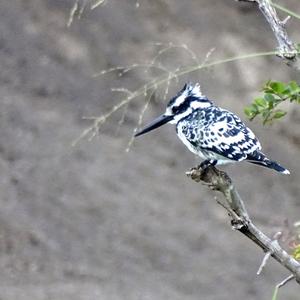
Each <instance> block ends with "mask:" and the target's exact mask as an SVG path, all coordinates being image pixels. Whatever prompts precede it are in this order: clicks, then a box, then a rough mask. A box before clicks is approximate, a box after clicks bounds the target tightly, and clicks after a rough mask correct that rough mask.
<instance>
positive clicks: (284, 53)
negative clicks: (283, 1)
mask: <svg viewBox="0 0 300 300" xmlns="http://www.w3.org/2000/svg"><path fill="white" fill-rule="evenodd" d="M236 1H239V2H251V3H254V4H256V5H257V6H258V8H259V10H260V11H261V12H262V14H263V15H264V17H265V19H266V20H267V22H268V23H269V25H270V27H271V29H272V31H273V33H274V35H275V37H276V39H277V42H278V47H277V49H278V54H277V55H278V56H279V57H281V58H283V59H285V60H287V62H289V63H290V62H295V61H296V60H297V55H298V50H297V47H296V45H295V44H294V43H293V42H292V41H291V39H290V38H289V36H288V33H287V31H286V29H285V25H286V23H287V21H288V20H289V19H290V16H287V17H286V18H285V19H284V20H282V21H281V20H280V19H279V17H278V15H277V12H276V10H275V8H274V7H273V6H272V4H271V1H270V0H236Z"/></svg>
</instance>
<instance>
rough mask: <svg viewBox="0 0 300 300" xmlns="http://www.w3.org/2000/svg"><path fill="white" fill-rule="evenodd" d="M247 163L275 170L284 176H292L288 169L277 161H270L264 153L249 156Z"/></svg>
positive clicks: (257, 152) (256, 152)
mask: <svg viewBox="0 0 300 300" xmlns="http://www.w3.org/2000/svg"><path fill="white" fill-rule="evenodd" d="M247 161H249V162H250V163H252V164H256V165H260V166H263V167H266V168H270V169H274V170H275V171H277V172H280V173H282V174H290V171H289V170H288V169H285V168H284V167H282V166H281V165H280V164H278V163H277V162H276V161H273V160H270V159H268V158H267V157H266V156H265V155H264V154H263V153H262V152H260V151H255V152H254V153H252V154H250V155H248V156H247Z"/></svg>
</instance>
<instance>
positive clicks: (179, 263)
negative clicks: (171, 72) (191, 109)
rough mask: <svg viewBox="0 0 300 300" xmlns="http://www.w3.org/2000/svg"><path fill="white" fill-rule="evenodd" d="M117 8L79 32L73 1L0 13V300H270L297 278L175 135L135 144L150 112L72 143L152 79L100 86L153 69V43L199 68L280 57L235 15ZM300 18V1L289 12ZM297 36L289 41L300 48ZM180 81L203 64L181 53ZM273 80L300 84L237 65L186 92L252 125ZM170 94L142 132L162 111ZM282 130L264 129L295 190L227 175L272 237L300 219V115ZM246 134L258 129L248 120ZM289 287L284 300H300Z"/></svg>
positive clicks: (265, 35)
mask: <svg viewBox="0 0 300 300" xmlns="http://www.w3.org/2000/svg"><path fill="white" fill-rule="evenodd" d="M139 4H140V5H139V7H136V1H133V0H131V1H130V0H123V1H120V0H119V1H118V0H108V1H107V3H106V5H104V6H101V7H99V8H98V9H95V10H93V11H91V10H90V9H87V10H86V11H85V13H84V14H83V16H82V18H81V19H80V20H77V19H75V20H74V23H73V24H72V26H71V27H70V28H67V27H66V22H67V20H68V15H69V12H70V8H71V7H72V5H73V1H71V0H65V1H60V0H26V1H25V0H10V1H5V0H4V1H1V2H0V66H1V72H0V96H1V101H0V103H1V109H0V205H1V210H0V268H1V272H0V299H9V300H13V299H18V300H20V299H25V300H27V299H28V300H29V299H30V300H42V299H43V300H44V299H57V300H66V299H72V300H79V299H101V300H102V299H103V300H121V299H122V300H124V299H129V300H137V299H143V300H144V299H145V300H150V299H153V300H166V299H173V300H176V299H186V300H193V299H205V300H212V299H218V300H225V299H233V300H236V299H266V300H267V299H271V295H272V290H273V287H274V285H275V284H276V283H278V282H279V281H281V280H282V279H283V278H284V277H285V276H287V272H286V271H285V270H284V269H283V268H282V267H281V266H280V265H278V264H277V263H276V262H273V261H270V263H269V264H268V265H267V267H266V269H265V270H264V272H263V274H262V275H261V276H259V277H257V276H256V271H257V268H258V266H259V264H260V262H261V259H262V257H263V253H262V252H261V250H259V249H258V248H257V247H256V246H255V245H253V244H252V243H251V242H250V241H248V240H247V239H245V238H244V237H242V236H240V235H239V234H238V233H236V232H234V231H232V230H231V228H230V225H229V220H228V217H227V216H226V213H225V212H224V211H223V209H222V208H220V207H219V206H218V205H217V204H216V203H215V201H214V197H215V196H218V195H216V194H215V193H214V192H211V191H209V190H208V189H207V188H206V187H204V186H201V185H197V184H195V183H194V182H192V181H190V180H188V179H187V178H186V176H185V171H186V170H187V169H189V168H190V167H192V166H194V165H195V164H196V163H197V160H196V159H195V158H194V156H193V155H192V154H191V153H190V152H188V151H187V149H186V148H185V147H184V145H183V144H181V142H180V141H179V140H178V139H177V137H176V135H175V132H174V128H173V127H172V126H165V127H164V128H161V129H160V130H158V131H156V132H153V133H152V134H149V135H147V136H145V137H143V138H141V139H139V140H137V141H135V142H134V144H133V145H132V147H131V149H130V152H129V153H126V152H125V149H126V147H127V143H128V140H129V139H130V137H131V135H132V131H133V128H134V127H135V126H136V124H137V121H138V116H139V113H140V111H141V109H142V107H143V104H144V103H145V100H144V99H143V98H139V99H137V100H136V101H134V102H133V103H132V104H130V106H129V108H128V114H127V115H126V118H125V121H124V123H123V124H122V126H118V121H119V119H120V117H121V115H122V113H121V112H120V113H117V114H115V115H113V116H112V117H111V118H110V119H109V120H108V121H107V123H106V124H105V126H104V127H103V129H102V131H101V134H100V136H99V137H97V138H95V139H93V140H92V141H91V142H89V141H87V140H83V141H82V142H81V143H79V144H78V145H77V146H76V147H74V148H72V147H71V143H72V141H73V140H74V139H76V138H77V137H78V136H79V135H80V134H81V132H82V131H83V130H84V129H85V128H86V127H87V126H88V125H89V124H90V123H89V121H87V120H83V119H82V117H84V116H99V115H101V114H102V113H104V112H106V111H107V110H108V109H109V108H110V107H112V106H113V105H114V104H116V103H118V102H119V101H120V99H121V95H120V94H117V93H112V92H111V90H110V89H111V88H113V87H126V88H130V89H135V88H138V87H139V86H140V85H141V84H143V82H145V80H147V79H149V78H150V77H151V76H153V75H155V74H154V73H150V74H148V73H145V72H143V71H142V70H139V71H136V72H129V73H128V74H126V75H125V76H123V77H119V76H118V74H117V72H114V73H112V74H110V75H108V76H104V77H100V78H92V75H93V74H94V73H95V72H98V71H100V70H102V69H107V68H110V67H115V66H120V65H130V64H132V63H143V62H145V61H149V60H151V59H152V58H153V56H155V54H156V53H157V51H158V48H157V46H155V45H154V43H155V42H161V43H168V42H172V43H174V44H182V43H185V44H187V45H188V46H189V47H190V48H191V49H193V51H194V52H195V53H197V56H198V57H199V59H200V60H203V59H204V58H205V56H206V53H207V52H208V51H209V49H211V48H212V47H215V48H216V50H215V52H214V54H213V55H212V56H211V57H210V59H211V60H215V59H218V58H222V57H229V56H234V55H239V54H243V53H251V52H257V51H265V50H270V49H274V47H275V46H276V42H275V40H274V37H273V35H272V33H271V31H270V29H269V27H268V26H267V24H266V22H265V20H264V19H263V17H262V16H261V15H260V14H259V13H258V12H257V10H256V9H255V8H253V7H251V5H248V4H245V3H244V4H242V3H236V2H234V1H231V0H226V1H217V0H209V1H208V0H200V1H199V0H197V1H196V0H190V1H181V0H173V1H171V0H151V1H150V0H148V1H147V0H141V1H139ZM285 4H286V6H287V7H289V8H290V9H293V10H295V11H297V12H298V13H300V4H299V1H296V0H295V1H292V0H290V1H285ZM299 24H300V23H299V21H296V20H291V21H290V22H289V25H288V31H289V33H290V34H291V36H292V37H293V39H294V40H295V41H299ZM161 59H162V61H163V62H164V63H165V64H167V65H168V66H169V67H172V68H176V66H178V65H184V64H188V63H191V60H190V58H189V57H188V55H186V54H185V53H184V52H183V51H175V50H174V51H173V50H172V51H170V52H168V54H166V55H164V56H162V58H161ZM266 79H274V80H284V81H288V80H290V79H294V80H298V79H299V73H297V72H295V71H293V70H291V69H290V68H288V67H287V66H285V65H284V64H283V63H282V62H281V61H280V60H279V59H278V58H276V57H272V58H271V57H269V58H260V59H258V58H257V59H252V60H245V61H239V62H234V63H230V64H224V65H221V66H218V67H214V68H210V69H208V70H203V71H201V72H195V73H191V74H188V75H187V76H184V77H180V78H179V82H178V83H174V84H173V85H172V86H171V87H170V92H169V95H168V97H171V96H172V95H173V94H174V93H176V92H177V91H178V90H179V88H181V86H182V84H183V83H184V82H186V81H194V82H195V81H200V82H201V85H202V89H203V91H204V92H205V93H206V94H207V95H208V96H209V97H210V98H211V99H215V101H216V102H217V103H218V104H219V105H221V106H223V107H226V108H228V109H230V110H232V111H234V112H236V113H238V114H239V115H240V116H242V117H243V118H244V116H243V107H244V106H245V105H246V104H248V103H249V102H250V100H251V99H252V98H253V97H254V96H256V95H258V92H257V91H258V90H259V88H260V87H261V86H262V84H263V83H264V81H265V80H266ZM161 95H162V91H158V93H157V95H156V98H155V101H152V102H151V104H150V107H149V109H148V110H147V112H146V114H145V116H144V121H143V124H144V123H146V122H147V121H149V120H151V119H152V118H153V117H154V116H156V115H158V114H159V113H160V112H162V110H163V109H164V106H165V102H163V101H161ZM286 109H288V110H289V114H288V116H287V117H286V118H285V119H284V120H283V121H281V122H278V123H277V124H275V125H274V126H272V127H262V126H261V124H260V122H259V121H256V122H253V123H251V124H250V126H251V127H252V128H253V130H254V131H255V132H256V134H257V135H258V136H259V138H260V140H261V142H262V144H263V146H264V150H265V152H266V153H268V154H269V156H270V157H272V158H274V159H276V160H278V161H280V162H281V163H282V164H283V165H284V166H286V167H287V168H289V169H290V170H291V173H292V175H291V176H289V177H288V176H281V175H279V174H277V173H275V172H272V171H270V170H267V169H262V168H259V167H256V166H252V165H249V164H243V163H241V164H239V165H234V166H228V167H226V170H227V171H228V173H229V174H230V175H231V176H232V178H233V179H234V180H235V183H236V186H237V187H238V189H239V191H240V193H241V195H242V197H243V198H244V199H245V202H246V204H247V207H248V209H249V212H250V214H251V216H252V217H253V220H254V221H255V222H256V223H257V225H258V226H260V227H261V228H263V229H264V230H265V232H266V233H268V234H272V232H273V231H274V228H275V227H277V226H279V225H280V224H281V223H282V222H283V220H284V219H285V218H288V219H289V220H290V221H296V220H299V219H300V213H299V212H300V199H299V193H300V186H299V178H300V164H299V162H300V158H299V154H300V153H299V149H300V134H299V125H300V114H299V108H297V107H296V106H293V105H289V106H287V107H286ZM244 119H245V118H244ZM299 295H300V293H299V286H298V285H297V284H296V283H290V284H289V285H288V286H287V287H286V288H284V289H282V291H280V299H285V300H297V299H300V296H299Z"/></svg>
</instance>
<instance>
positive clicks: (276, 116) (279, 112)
mask: <svg viewBox="0 0 300 300" xmlns="http://www.w3.org/2000/svg"><path fill="white" fill-rule="evenodd" d="M285 115H286V111H283V110H276V111H275V112H274V114H273V118H274V119H280V118H282V117H283V116H285Z"/></svg>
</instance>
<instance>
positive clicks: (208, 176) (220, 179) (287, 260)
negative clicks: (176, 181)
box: [186, 166, 300, 284]
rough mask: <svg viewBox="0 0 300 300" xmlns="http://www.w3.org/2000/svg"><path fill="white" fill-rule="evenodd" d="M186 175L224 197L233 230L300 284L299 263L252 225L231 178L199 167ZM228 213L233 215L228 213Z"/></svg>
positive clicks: (211, 167) (219, 172) (214, 169)
mask: <svg viewBox="0 0 300 300" xmlns="http://www.w3.org/2000/svg"><path fill="white" fill-rule="evenodd" d="M186 174H187V175H188V176H189V177H190V178H191V179H193V180H194V181H196V182H200V181H201V182H203V183H205V185H208V186H209V187H210V188H211V189H212V190H217V191H220V192H221V193H222V194H223V195H224V196H225V200H226V202H227V204H228V206H229V209H227V210H228V212H229V216H230V218H231V224H232V226H233V228H234V229H236V230H238V231H240V232H241V233H243V234H244V235H245V236H247V237H248V238H249V239H251V240H252V241H253V242H254V243H255V244H257V245H258V246H259V247H260V248H262V249H263V251H264V252H266V253H267V252H270V253H271V256H272V257H273V258H274V259H275V260H277V261H278V262H279V263H280V264H281V265H283V266H284V267H285V268H286V269H288V270H289V271H290V272H291V273H292V275H293V276H294V277H295V279H296V281H297V282H298V283H299V284H300V263H299V262H298V261H297V260H295V259H294V258H293V257H292V256H290V255H289V254H288V253H287V252H286V251H284V250H283V249H282V248H281V247H280V245H279V244H278V243H274V241H273V240H272V239H270V238H269V237H267V236H266V235H265V234H264V233H263V232H262V231H260V230H259V229H258V228H257V227H256V226H255V225H254V224H253V222H252V221H251V219H250V217H249V215H248V213H247V210H246V208H245V205H244V202H243V200H242V199H241V197H240V195H239V194H238V192H237V190H236V189H235V187H234V185H233V183H232V180H231V178H230V177H229V176H228V175H227V174H226V173H225V172H223V171H220V170H218V169H216V168H215V167H213V166H210V167H208V168H206V169H205V170H201V168H199V167H198V168H193V169H191V170H190V171H189V172H187V173H186ZM223 207H224V206H223ZM225 208H226V207H225ZM230 211H233V212H234V213H230Z"/></svg>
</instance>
